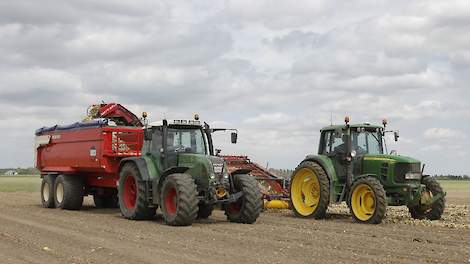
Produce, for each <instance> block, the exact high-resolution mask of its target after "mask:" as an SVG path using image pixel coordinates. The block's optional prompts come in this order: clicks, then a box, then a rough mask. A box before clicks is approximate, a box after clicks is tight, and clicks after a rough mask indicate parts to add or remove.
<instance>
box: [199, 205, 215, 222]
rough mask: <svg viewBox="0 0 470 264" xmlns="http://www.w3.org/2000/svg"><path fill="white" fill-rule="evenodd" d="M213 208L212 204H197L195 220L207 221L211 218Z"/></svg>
mask: <svg viewBox="0 0 470 264" xmlns="http://www.w3.org/2000/svg"><path fill="white" fill-rule="evenodd" d="M213 210H214V206H213V205H212V204H199V210H198V211H197V219H207V218H209V216H211V214H212V211H213Z"/></svg>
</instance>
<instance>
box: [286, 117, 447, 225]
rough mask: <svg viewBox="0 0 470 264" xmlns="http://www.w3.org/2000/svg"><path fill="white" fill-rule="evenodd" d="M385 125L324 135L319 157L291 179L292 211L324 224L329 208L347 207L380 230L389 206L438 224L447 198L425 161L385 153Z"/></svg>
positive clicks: (307, 161) (350, 127)
mask: <svg viewBox="0 0 470 264" xmlns="http://www.w3.org/2000/svg"><path fill="white" fill-rule="evenodd" d="M386 125H387V122H386V120H384V121H383V125H382V126H379V125H371V124H368V123H365V124H356V125H350V124H349V118H348V117H346V118H345V124H344V125H337V126H333V125H332V126H328V127H325V128H323V129H321V136H320V144H319V150H318V155H309V156H307V157H306V158H305V159H304V160H303V161H302V162H301V163H300V165H299V166H298V167H297V168H296V169H295V171H294V172H293V174H292V177H291V184H290V195H291V202H292V209H293V211H294V213H295V215H297V216H299V217H313V218H315V219H321V218H324V217H325V216H326V211H327V208H328V205H329V204H330V203H341V202H343V201H345V202H346V203H347V205H348V206H349V208H350V211H351V214H352V217H353V219H354V220H355V221H356V222H359V223H368V224H378V223H381V222H382V219H383V218H384V216H385V211H386V208H387V205H389V206H398V205H406V206H407V207H408V209H409V212H410V213H411V216H412V217H413V218H415V219H429V220H437V219H440V218H441V215H442V213H443V211H444V206H445V200H444V197H445V192H443V190H442V188H441V186H440V185H439V183H438V182H437V181H436V180H435V179H434V178H432V177H430V176H428V175H424V174H423V170H424V165H423V166H421V163H420V161H418V160H416V159H413V158H410V157H406V156H401V155H397V154H396V152H395V151H393V152H392V153H391V154H387V152H386V142H385V134H386V133H388V132H393V133H394V137H395V141H397V140H398V137H399V133H398V131H386Z"/></svg>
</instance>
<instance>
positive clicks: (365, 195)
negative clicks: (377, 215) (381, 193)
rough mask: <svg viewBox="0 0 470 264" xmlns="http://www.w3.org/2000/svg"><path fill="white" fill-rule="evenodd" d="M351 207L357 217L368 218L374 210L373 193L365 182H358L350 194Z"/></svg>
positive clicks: (363, 219) (362, 219) (360, 218)
mask: <svg viewBox="0 0 470 264" xmlns="http://www.w3.org/2000/svg"><path fill="white" fill-rule="evenodd" d="M351 207H352V210H353V213H354V216H356V218H357V219H359V220H361V221H367V220H369V219H370V218H371V217H372V216H373V215H374V212H375V194H374V191H372V189H371V188H370V186H369V185H367V184H359V185H358V186H356V188H354V190H353V193H352V196H351Z"/></svg>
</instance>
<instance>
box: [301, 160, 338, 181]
mask: <svg viewBox="0 0 470 264" xmlns="http://www.w3.org/2000/svg"><path fill="white" fill-rule="evenodd" d="M303 161H315V162H317V163H318V164H320V166H321V167H322V168H323V169H324V170H325V172H326V175H327V176H328V179H329V180H330V183H333V182H334V181H337V180H338V177H337V176H336V171H335V167H334V166H333V162H332V161H331V160H330V159H329V158H328V157H327V156H323V155H308V156H307V157H305V159H304V160H303ZM303 161H302V162H303Z"/></svg>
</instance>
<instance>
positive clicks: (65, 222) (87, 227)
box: [0, 183, 470, 264]
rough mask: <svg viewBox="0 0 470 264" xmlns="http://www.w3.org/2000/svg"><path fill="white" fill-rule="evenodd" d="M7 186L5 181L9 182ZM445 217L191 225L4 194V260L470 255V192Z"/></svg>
mask: <svg viewBox="0 0 470 264" xmlns="http://www.w3.org/2000/svg"><path fill="white" fill-rule="evenodd" d="M0 184H1V183H0ZM447 201H448V202H447V208H446V212H445V215H444V217H443V220H441V221H434V222H430V221H420V220H413V219H411V217H410V216H409V214H408V212H407V209H406V207H389V208H388V211H387V217H386V219H385V221H384V223H382V224H380V225H362V224H355V223H353V222H352V220H351V217H350V215H349V212H348V209H347V208H346V206H345V205H339V206H334V207H331V208H330V210H329V211H330V214H329V217H328V219H325V220H313V219H299V218H295V217H294V216H293V214H292V213H291V211H290V210H278V211H272V210H270V211H266V212H264V213H263V214H262V216H261V217H260V218H259V219H258V221H257V222H256V223H255V224H253V225H243V224H234V223H229V222H227V221H226V219H225V216H224V214H223V213H222V212H221V211H214V214H213V216H211V218H210V219H208V220H201V221H197V222H196V223H194V225H193V226H191V227H170V226H166V225H164V223H163V220H162V219H161V217H160V216H157V217H156V218H155V219H154V220H151V221H129V220H125V219H123V218H122V217H121V216H120V212H119V210H118V209H96V208H95V207H94V206H93V202H92V200H91V199H90V198H87V199H86V200H85V207H84V209H83V210H81V211H65V210H58V209H44V208H41V207H40V206H39V193H36V192H33V193H31V192H0V262H1V263H217V264H220V263H374V262H384V263H392V262H393V263H470V190H462V191H456V192H451V193H449V194H448V197H447Z"/></svg>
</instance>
